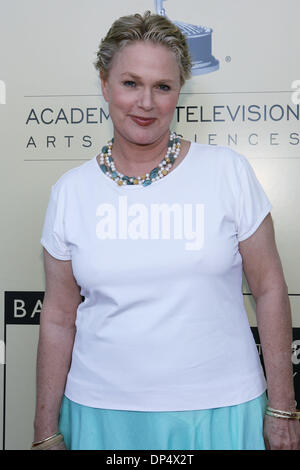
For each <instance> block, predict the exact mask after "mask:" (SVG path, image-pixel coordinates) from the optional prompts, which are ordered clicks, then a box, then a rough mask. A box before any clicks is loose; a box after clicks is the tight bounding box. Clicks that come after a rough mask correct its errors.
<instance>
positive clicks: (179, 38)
mask: <svg viewBox="0 0 300 470" xmlns="http://www.w3.org/2000/svg"><path fill="white" fill-rule="evenodd" d="M135 41H152V42H153V43H155V44H161V45H163V46H165V47H167V48H168V49H170V50H171V51H173V52H174V54H175V57H176V60H177V63H178V66H179V71H180V81H181V85H183V84H184V82H185V81H186V80H187V79H188V78H189V77H190V74H191V67H192V64H191V58H190V53H189V48H188V45H187V41H186V38H185V36H184V34H183V33H182V32H181V31H180V29H179V28H178V27H177V26H176V25H175V24H173V23H172V22H171V21H170V20H169V19H168V18H166V17H165V16H161V15H157V14H151V12H150V11H146V12H145V13H144V15H143V16H142V15H140V14H139V13H136V14H135V15H128V16H122V17H121V18H119V19H117V20H116V21H115V22H114V23H113V24H112V26H111V27H110V29H109V31H108V33H107V35H106V36H105V38H103V39H102V40H101V43H100V45H99V48H98V51H97V60H96V62H95V64H94V65H95V67H96V69H97V70H99V71H100V73H101V76H102V77H103V78H104V79H106V78H107V77H108V74H109V70H110V66H111V63H112V60H113V57H114V55H115V53H116V52H118V51H120V50H121V49H123V48H124V47H125V46H127V45H128V44H130V43H132V42H135Z"/></svg>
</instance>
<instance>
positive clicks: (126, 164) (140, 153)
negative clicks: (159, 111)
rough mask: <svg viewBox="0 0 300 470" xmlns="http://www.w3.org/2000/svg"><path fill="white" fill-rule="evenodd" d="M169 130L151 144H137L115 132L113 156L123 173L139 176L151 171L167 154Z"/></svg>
mask: <svg viewBox="0 0 300 470" xmlns="http://www.w3.org/2000/svg"><path fill="white" fill-rule="evenodd" d="M169 137H170V134H169V131H167V132H166V133H165V134H164V135H162V136H161V137H160V138H159V139H157V140H156V141H155V142H152V143H151V144H143V145H142V144H136V143H134V142H130V141H128V140H125V139H124V138H123V137H122V136H120V135H118V134H117V132H115V135H114V144H113V150H112V156H113V158H114V162H115V165H116V168H117V170H118V171H120V172H121V173H123V174H125V175H128V176H131V175H134V176H138V175H140V174H142V173H146V172H149V171H151V170H152V169H153V168H154V167H155V166H156V165H158V164H159V163H160V161H161V160H162V159H163V157H164V155H165V154H166V151H167V147H168V142H169Z"/></svg>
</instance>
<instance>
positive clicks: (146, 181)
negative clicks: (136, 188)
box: [143, 180, 151, 186]
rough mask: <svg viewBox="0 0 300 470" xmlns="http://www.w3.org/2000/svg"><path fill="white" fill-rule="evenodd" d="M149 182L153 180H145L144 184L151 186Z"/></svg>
mask: <svg viewBox="0 0 300 470" xmlns="http://www.w3.org/2000/svg"><path fill="white" fill-rule="evenodd" d="M149 184H151V180H145V181H144V182H143V186H149Z"/></svg>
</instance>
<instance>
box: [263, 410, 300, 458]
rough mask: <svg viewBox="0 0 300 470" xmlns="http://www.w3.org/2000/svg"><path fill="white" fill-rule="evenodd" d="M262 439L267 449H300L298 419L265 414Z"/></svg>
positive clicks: (299, 424)
mask: <svg viewBox="0 0 300 470" xmlns="http://www.w3.org/2000/svg"><path fill="white" fill-rule="evenodd" d="M264 440H265V445H266V449H267V450H300V422H299V420H292V419H283V418H275V417H274V416H267V415H265V418H264Z"/></svg>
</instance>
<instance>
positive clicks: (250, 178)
mask: <svg viewBox="0 0 300 470" xmlns="http://www.w3.org/2000/svg"><path fill="white" fill-rule="evenodd" d="M240 157H241V159H240V162H241V168H240V172H239V185H240V195H239V210H238V235H237V237H238V241H239V242H240V241H243V240H246V239H247V238H248V237H250V236H251V235H252V234H253V233H254V232H255V231H256V230H257V229H258V227H259V225H260V224H261V222H262V221H263V220H264V218H265V217H266V216H267V215H268V213H269V212H270V211H271V209H272V205H271V203H270V201H269V199H268V197H267V195H266V193H265V191H264V189H263V188H262V186H261V184H260V182H259V181H258V179H257V177H256V175H255V173H254V170H253V168H252V166H251V165H250V163H249V162H248V160H247V158H246V157H243V156H240Z"/></svg>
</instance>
